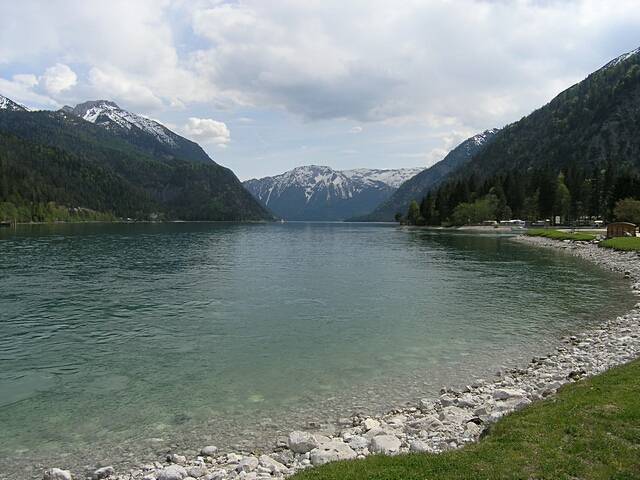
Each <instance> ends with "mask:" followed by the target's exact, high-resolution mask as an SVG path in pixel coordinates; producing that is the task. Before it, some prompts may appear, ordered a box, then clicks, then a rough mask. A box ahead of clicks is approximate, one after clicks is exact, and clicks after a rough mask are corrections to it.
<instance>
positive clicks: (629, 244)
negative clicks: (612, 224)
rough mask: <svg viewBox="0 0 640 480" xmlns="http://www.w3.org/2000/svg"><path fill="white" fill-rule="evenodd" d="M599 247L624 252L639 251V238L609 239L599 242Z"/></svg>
mask: <svg viewBox="0 0 640 480" xmlns="http://www.w3.org/2000/svg"><path fill="white" fill-rule="evenodd" d="M600 246H601V247H605V248H613V249H615V250H624V251H628V252H630V251H635V250H639V251H640V237H617V238H609V239H607V240H603V241H602V242H600Z"/></svg>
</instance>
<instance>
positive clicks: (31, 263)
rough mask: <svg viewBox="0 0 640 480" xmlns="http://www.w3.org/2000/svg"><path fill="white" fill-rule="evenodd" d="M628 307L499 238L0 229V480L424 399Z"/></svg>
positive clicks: (596, 274)
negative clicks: (447, 386)
mask: <svg viewBox="0 0 640 480" xmlns="http://www.w3.org/2000/svg"><path fill="white" fill-rule="evenodd" d="M632 304H633V298H631V295H630V294H629V291H628V285H627V284H626V282H625V281H624V280H623V279H621V278H620V277H619V276H618V275H615V274H613V273H608V272H605V271H603V270H600V269H598V268H596V267H594V266H592V265H590V264H588V263H586V262H584V261H582V260H579V259H575V258H572V257H570V256H567V255H563V254H561V253H557V252H553V251H547V250H538V249H534V248H532V247H528V246H524V245H521V244H518V243H516V242H513V241H512V240H511V239H509V238H508V237H506V236H494V235H479V234H451V233H442V232H434V231H427V230H408V229H401V228H398V227H395V226H392V225H381V224H334V223H315V224H314V223H285V224H254V225H242V224H240V225H238V224H207V223H184V224H181V223H178V224H157V225H156V224H141V225H66V226H65V225H56V226H24V227H19V228H18V229H17V230H11V229H2V230H0V472H2V474H3V475H0V477H2V478H5V477H6V478H8V479H22V478H41V470H42V468H44V467H45V466H60V467H65V468H74V469H76V470H77V471H83V469H85V468H87V469H88V468H94V467H95V466H97V465H101V464H104V463H108V464H116V465H128V464H131V463H139V462H140V461H142V460H156V459H159V458H160V456H161V455H162V453H163V452H166V451H167V450H168V449H170V448H176V449H177V451H180V452H186V453H189V452H195V451H196V450H197V449H199V448H200V447H201V446H203V445H208V444H215V445H219V446H221V447H223V446H229V447H235V448H246V449H251V448H266V447H268V446H269V445H272V444H273V442H274V441H275V439H276V438H277V436H278V435H280V434H282V433H286V432H287V431H289V430H290V429H293V428H296V427H304V426H305V425H306V424H307V423H308V422H310V421H314V422H319V423H322V424H323V425H325V426H326V427H327V428H330V426H331V425H332V423H333V422H334V421H335V420H336V419H338V418H340V417H345V416H348V415H350V414H352V413H354V412H356V411H363V412H372V413H375V412H380V411H382V410H384V409H385V408H388V407H391V406H394V405H398V404H402V403H403V402H407V401H412V400H416V399H418V398H421V397H423V396H433V395H435V394H436V393H437V391H438V390H439V388H440V387H441V386H442V385H445V384H446V385H456V384H464V383H465V382H469V381H471V380H473V379H474V378H477V377H479V376H484V377H487V376H490V375H492V374H493V373H494V372H495V371H496V370H497V369H499V368H501V367H503V366H514V365H517V364H523V363H524V362H526V361H528V359H529V358H530V357H531V356H532V355H534V354H538V353H543V352H546V351H548V350H550V349H552V348H553V346H554V345H555V344H556V342H557V341H558V339H559V338H560V337H561V336H562V335H565V334H567V333H571V332H575V331H577V330H579V329H581V328H584V327H586V326H588V325H591V324H593V323H594V322H598V321H600V320H603V319H605V318H610V317H611V316H614V315H615V314H616V313H622V312H623V311H625V310H627V309H628V308H629V307H631V305H632Z"/></svg>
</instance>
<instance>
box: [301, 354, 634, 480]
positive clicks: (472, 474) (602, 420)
mask: <svg viewBox="0 0 640 480" xmlns="http://www.w3.org/2000/svg"><path fill="white" fill-rule="evenodd" d="M638 391H640V361H635V362H633V363H630V364H628V365H625V366H622V367H618V368H615V369H612V370H609V371H608V372H605V373H603V374H601V375H598V376H596V377H593V378H591V379H588V380H582V381H580V382H578V383H575V384H572V385H567V386H565V387H564V388H562V389H561V390H560V392H559V393H558V394H557V395H556V396H555V397H554V398H552V399H549V400H545V401H543V402H537V403H534V404H533V405H531V406H529V407H528V408H526V409H524V410H521V411H519V412H516V413H513V414H511V415H508V416H506V417H504V418H503V419H502V420H500V421H499V422H498V423H497V424H496V425H495V426H493V427H492V428H491V429H490V430H489V434H488V435H487V436H485V437H484V438H483V439H481V440H480V442H478V443H476V444H473V445H470V446H467V447H465V448H463V449H461V450H456V451H450V452H446V453H442V454H439V455H431V454H412V455H401V456H396V457H385V456H371V457H367V458H366V459H364V460H356V461H345V462H336V463H329V464H327V465H324V466H322V467H318V468H314V469H311V470H307V471H304V472H301V473H299V474H297V475H295V476H294V477H292V478H293V479H295V480H338V479H339V480H343V479H350V480H359V479H362V480H365V479H367V480H427V479H438V480H459V479H478V480H479V479H514V480H515V479H534V478H535V479H577V478H580V479H589V480H598V479H603V480H604V479H620V480H622V479H632V478H640V396H639V395H638Z"/></svg>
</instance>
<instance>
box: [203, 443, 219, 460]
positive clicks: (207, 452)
mask: <svg viewBox="0 0 640 480" xmlns="http://www.w3.org/2000/svg"><path fill="white" fill-rule="evenodd" d="M216 453H218V447H216V446H214V445H207V446H206V447H202V450H200V455H202V456H203V457H213V456H215V455H216Z"/></svg>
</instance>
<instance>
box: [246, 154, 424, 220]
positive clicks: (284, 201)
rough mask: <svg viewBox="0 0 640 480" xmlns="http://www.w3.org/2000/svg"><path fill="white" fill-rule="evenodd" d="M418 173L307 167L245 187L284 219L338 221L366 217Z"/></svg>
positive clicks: (398, 170) (415, 169) (249, 182)
mask: <svg viewBox="0 0 640 480" xmlns="http://www.w3.org/2000/svg"><path fill="white" fill-rule="evenodd" d="M421 170H422V169H421V168H402V169H395V170H380V169H368V168H358V169H353V170H334V169H332V168H331V167H327V166H322V165H306V166H302V167H296V168H294V169H293V170H289V171H288V172H285V173H283V174H281V175H276V176H273V177H265V178H261V179H254V180H247V181H246V182H244V185H245V187H246V188H247V189H248V190H249V191H250V192H251V193H252V194H253V196H254V197H256V198H257V199H258V200H260V201H261V202H262V203H263V204H264V205H265V206H267V207H268V208H271V209H272V210H273V211H274V212H275V213H276V214H278V215H280V216H282V217H283V218H288V219H293V220H338V219H345V218H350V217H352V216H355V215H357V214H360V213H366V212H367V211H368V210H367V209H371V208H373V207H374V206H375V205H376V204H377V203H379V202H380V201H382V200H384V199H385V198H388V196H389V195H391V194H392V193H393V192H394V191H395V190H396V189H397V188H398V186H399V185H400V184H401V183H403V182H404V181H405V180H407V179H409V178H411V177H412V176H414V175H416V174H417V173H419V172H420V171H421Z"/></svg>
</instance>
